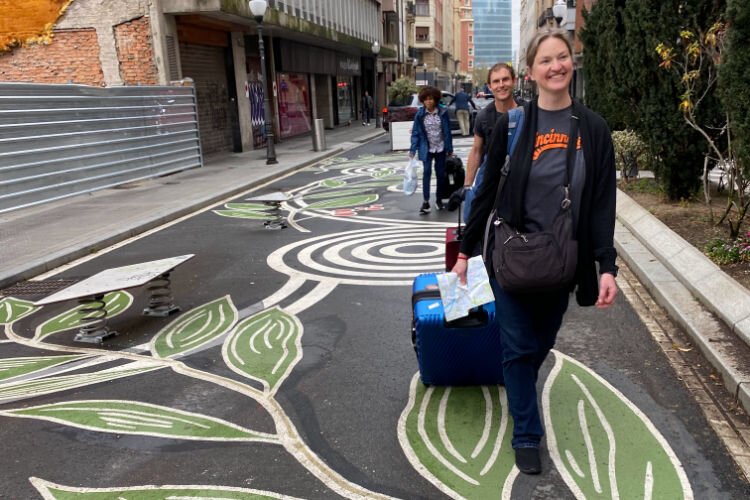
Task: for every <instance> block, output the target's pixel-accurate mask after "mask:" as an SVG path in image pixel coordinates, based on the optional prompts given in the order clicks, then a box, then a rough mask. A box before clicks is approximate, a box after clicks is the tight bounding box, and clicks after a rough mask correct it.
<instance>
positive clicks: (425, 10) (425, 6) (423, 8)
mask: <svg viewBox="0 0 750 500" xmlns="http://www.w3.org/2000/svg"><path fill="white" fill-rule="evenodd" d="M415 7H416V14H417V15H418V16H428V17H429V15H430V2H429V0H417V3H416V5H415Z"/></svg>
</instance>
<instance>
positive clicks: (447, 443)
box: [437, 387, 466, 464]
mask: <svg viewBox="0 0 750 500" xmlns="http://www.w3.org/2000/svg"><path fill="white" fill-rule="evenodd" d="M450 393H451V388H450V387H446V388H445V390H444V391H443V397H442V398H440V405H439V406H438V421H437V428H438V435H439V436H440V442H441V443H443V446H444V447H445V449H447V450H448V453H450V454H451V455H453V456H454V457H455V458H456V460H458V461H459V462H461V463H462V464H465V463H466V459H465V458H464V457H463V456H462V455H461V454H460V453H459V452H458V450H457V449H456V447H455V446H453V443H452V442H451V440H450V438H449V437H448V432H447V431H446V430H445V411H446V409H447V408H448V397H449V396H450Z"/></svg>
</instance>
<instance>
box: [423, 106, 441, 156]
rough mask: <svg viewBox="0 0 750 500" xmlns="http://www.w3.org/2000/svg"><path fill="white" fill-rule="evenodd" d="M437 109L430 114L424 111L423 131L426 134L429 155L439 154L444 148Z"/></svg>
mask: <svg viewBox="0 0 750 500" xmlns="http://www.w3.org/2000/svg"><path fill="white" fill-rule="evenodd" d="M438 111H439V110H438V108H435V111H433V112H432V113H430V112H429V111H427V110H426V109H425V114H424V129H425V132H427V142H428V143H429V144H430V153H440V152H442V151H443V149H444V148H445V143H444V142H443V128H442V127H443V126H442V123H441V122H440V113H439V112H438Z"/></svg>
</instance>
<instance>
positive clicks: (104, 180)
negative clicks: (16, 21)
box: [0, 83, 203, 213]
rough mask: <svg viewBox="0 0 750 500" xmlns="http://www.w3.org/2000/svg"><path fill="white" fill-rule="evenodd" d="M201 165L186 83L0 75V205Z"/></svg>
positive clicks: (194, 104)
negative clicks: (64, 81)
mask: <svg viewBox="0 0 750 500" xmlns="http://www.w3.org/2000/svg"><path fill="white" fill-rule="evenodd" d="M202 165H203V156H202V154H201V144H200V135H199V129H198V109H197V102H196V97H195V90H194V89H193V88H192V87H160V86H138V87H111V88H99V87H89V86H84V85H46V84H30V83H0V213H3V212H8V211H10V210H15V209H19V208H23V207H28V206H32V205H37V204H39V203H44V202H48V201H52V200H57V199H60V198H65V197H68V196H73V195H77V194H82V193H88V192H91V191H95V190H98V189H104V188H108V187H112V186H117V185H119V184H124V183H128V182H134V181H137V180H142V179H147V178H151V177H156V176H161V175H165V174H169V173H173V172H178V171H180V170H186V169H189V168H194V167H200V166H202Z"/></svg>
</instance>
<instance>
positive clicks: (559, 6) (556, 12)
mask: <svg viewBox="0 0 750 500" xmlns="http://www.w3.org/2000/svg"><path fill="white" fill-rule="evenodd" d="M567 13H568V2H567V0H555V5H553V6H552V15H553V16H555V19H556V20H557V25H558V26H562V23H563V22H564V21H565V16H566V14H567Z"/></svg>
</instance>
